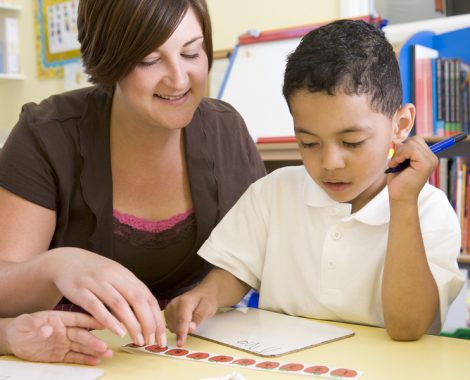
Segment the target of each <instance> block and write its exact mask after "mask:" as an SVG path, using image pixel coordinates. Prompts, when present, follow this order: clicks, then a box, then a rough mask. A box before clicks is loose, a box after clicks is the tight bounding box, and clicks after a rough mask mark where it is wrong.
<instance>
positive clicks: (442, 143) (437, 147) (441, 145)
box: [385, 133, 467, 174]
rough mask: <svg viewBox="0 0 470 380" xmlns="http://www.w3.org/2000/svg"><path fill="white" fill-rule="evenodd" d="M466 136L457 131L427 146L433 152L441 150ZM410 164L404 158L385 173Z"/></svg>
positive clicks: (400, 169) (393, 171)
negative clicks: (453, 134) (455, 133)
mask: <svg viewBox="0 0 470 380" xmlns="http://www.w3.org/2000/svg"><path fill="white" fill-rule="evenodd" d="M466 138H467V134H466V133H459V134H458V135H455V136H452V137H449V138H448V139H445V140H442V141H439V142H438V143H435V144H433V145H431V146H430V147H429V148H430V149H431V152H433V153H434V154H436V153H439V152H441V151H443V150H444V149H447V148H450V147H451V146H453V145H455V144H457V143H458V142H459V141H462V140H465V139H466ZM409 165H410V160H405V161H403V162H402V163H401V164H398V165H397V166H395V167H394V168H388V169H387V170H385V174H388V173H396V172H400V171H402V170H403V169H405V168H407V167H408V166H409Z"/></svg>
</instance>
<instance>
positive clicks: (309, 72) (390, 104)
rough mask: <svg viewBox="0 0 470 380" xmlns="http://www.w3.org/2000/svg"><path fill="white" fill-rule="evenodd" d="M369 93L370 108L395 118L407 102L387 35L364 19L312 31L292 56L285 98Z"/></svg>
mask: <svg viewBox="0 0 470 380" xmlns="http://www.w3.org/2000/svg"><path fill="white" fill-rule="evenodd" d="M302 89H306V90H308V91H311V92H325V93H327V94H330V95H334V94H335V93H337V92H338V91H342V92H344V93H346V94H348V95H352V94H356V95H361V94H367V95H368V96H370V105H371V108H372V109H373V110H374V111H376V112H379V113H382V114H384V115H387V116H388V117H390V118H391V117H392V116H393V115H394V113H395V111H396V110H397V109H398V108H399V107H400V105H401V102H402V86H401V80H400V69H399V67H398V62H397V59H396V56H395V53H394V51H393V48H392V46H391V45H390V43H389V42H388V41H387V39H386V38H385V35H384V33H383V32H382V31H380V30H378V29H377V28H375V27H373V26H372V25H369V24H367V23H366V22H364V21H353V20H339V21H335V22H332V23H330V24H327V25H325V26H322V27H320V28H318V29H315V30H312V31H311V32H309V33H308V34H307V35H305V36H304V37H303V38H302V41H301V42H300V44H299V46H298V47H297V48H296V49H295V51H294V52H293V53H292V54H290V55H289V57H288V59H287V66H286V70H285V74H284V86H283V94H284V97H285V98H286V101H287V104H288V105H289V101H290V98H291V96H292V95H293V94H294V93H295V92H296V91H298V90H302Z"/></svg>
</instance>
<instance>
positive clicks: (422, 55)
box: [411, 45, 470, 137]
mask: <svg viewBox="0 0 470 380" xmlns="http://www.w3.org/2000/svg"><path fill="white" fill-rule="evenodd" d="M411 55H412V60H411V63H412V68H411V100H412V102H414V104H415V105H416V123H415V133H416V134H417V135H420V136H424V137H431V136H452V135H454V134H458V133H461V132H466V133H469V131H470V98H469V81H470V66H469V65H468V64H467V63H465V62H463V61H462V60H460V59H458V58H440V57H439V52H438V51H437V50H435V49H431V48H428V47H424V46H420V45H414V46H413V49H412V53H411Z"/></svg>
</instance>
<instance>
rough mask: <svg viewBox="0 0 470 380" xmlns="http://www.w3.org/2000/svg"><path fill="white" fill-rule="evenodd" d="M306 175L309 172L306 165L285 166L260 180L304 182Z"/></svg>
mask: <svg viewBox="0 0 470 380" xmlns="http://www.w3.org/2000/svg"><path fill="white" fill-rule="evenodd" d="M306 175H308V174H307V171H306V170H305V166H304V165H297V166H284V167H282V168H279V169H276V170H274V171H272V172H271V173H269V174H268V175H266V176H265V177H263V178H261V179H260V180H258V181H263V182H269V183H281V182H282V183H298V182H302V183H303V181H304V180H305V176H306Z"/></svg>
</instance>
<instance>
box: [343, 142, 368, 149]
mask: <svg viewBox="0 0 470 380" xmlns="http://www.w3.org/2000/svg"><path fill="white" fill-rule="evenodd" d="M363 142H364V141H358V142H347V141H343V144H344V146H346V147H348V148H357V147H359V146H361V145H362V143H363Z"/></svg>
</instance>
